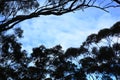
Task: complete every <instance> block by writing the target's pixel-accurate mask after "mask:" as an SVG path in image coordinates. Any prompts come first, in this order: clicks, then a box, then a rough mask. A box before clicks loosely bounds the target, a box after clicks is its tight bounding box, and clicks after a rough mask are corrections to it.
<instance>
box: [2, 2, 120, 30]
mask: <svg viewBox="0 0 120 80" xmlns="http://www.w3.org/2000/svg"><path fill="white" fill-rule="evenodd" d="M90 7H94V8H99V9H101V10H104V11H107V8H111V7H120V1H119V0H107V1H104V0H0V32H2V31H5V30H8V29H11V28H13V27H14V26H15V25H16V24H18V23H20V22H22V21H24V20H27V19H31V18H35V17H39V16H41V15H44V16H46V15H56V16H60V15H62V14H65V13H69V12H74V11H77V10H84V9H86V8H90Z"/></svg>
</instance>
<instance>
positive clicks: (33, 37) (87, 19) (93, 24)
mask: <svg viewBox="0 0 120 80" xmlns="http://www.w3.org/2000/svg"><path fill="white" fill-rule="evenodd" d="M118 10H119V8H111V9H109V11H110V13H107V12H104V11H102V10H99V9H95V8H88V9H86V10H84V12H83V11H75V12H74V13H73V12H72V13H67V14H64V15H61V16H54V15H50V16H40V17H38V18H34V19H30V20H26V21H23V22H21V23H20V24H19V25H18V26H20V27H21V28H22V29H23V30H24V33H23V36H24V38H22V39H21V40H20V41H22V43H23V49H26V50H28V52H31V51H32V48H33V47H38V46H40V45H45V46H46V47H47V48H50V47H53V46H55V45H58V44H60V45H61V46H62V47H63V50H65V49H67V48H69V47H80V45H81V43H82V42H83V41H84V40H85V39H86V37H87V36H88V35H90V34H91V33H96V32H98V31H99V30H100V29H103V28H106V27H111V26H112V25H113V24H114V23H115V22H117V21H119V20H120V16H119V14H120V11H118Z"/></svg>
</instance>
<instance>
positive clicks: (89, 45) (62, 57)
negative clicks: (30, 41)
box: [0, 22, 120, 80]
mask: <svg viewBox="0 0 120 80" xmlns="http://www.w3.org/2000/svg"><path fill="white" fill-rule="evenodd" d="M119 25H120V23H119V22H117V23H116V24H114V25H113V26H112V27H111V28H107V29H102V30H100V31H99V32H98V33H97V34H91V35H90V36H88V37H87V39H86V41H85V42H83V44H82V45H81V46H80V47H79V48H68V49H67V50H66V51H63V50H62V46H60V45H56V46H55V47H53V48H46V47H45V46H44V45H41V46H39V47H35V48H33V50H32V53H31V54H30V53H29V54H30V56H27V54H28V53H27V51H25V50H22V49H21V47H22V44H21V43H20V42H18V39H19V38H22V33H23V31H22V30H21V29H20V28H16V29H14V32H13V33H11V34H7V33H6V31H5V32H1V33H0V34H1V35H0V44H1V45H0V79H2V80H7V79H12V80H56V79H59V80H79V79H81V80H89V78H92V79H94V80H97V79H100V78H101V79H105V80H108V79H109V80H112V78H113V77H115V78H116V79H117V80H119V79H120V41H119V39H117V40H116V41H115V40H114V41H113V40H112V39H113V38H116V37H117V38H119V33H120V32H119V30H118V31H116V30H117V29H118V27H119ZM106 30H108V31H109V32H107V33H106V34H104V33H103V34H102V33H101V31H102V32H104V31H105V32H106ZM106 37H109V38H108V39H110V40H108V39H106ZM98 40H99V41H98ZM103 41H104V42H105V41H106V42H109V41H111V44H110V45H109V44H103ZM99 75H101V76H102V77H99Z"/></svg>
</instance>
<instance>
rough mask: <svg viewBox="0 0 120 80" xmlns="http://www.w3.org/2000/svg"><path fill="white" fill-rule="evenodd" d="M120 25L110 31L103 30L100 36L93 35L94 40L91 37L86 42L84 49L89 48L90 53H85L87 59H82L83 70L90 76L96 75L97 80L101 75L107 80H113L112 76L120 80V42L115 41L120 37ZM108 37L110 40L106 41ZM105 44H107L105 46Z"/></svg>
mask: <svg viewBox="0 0 120 80" xmlns="http://www.w3.org/2000/svg"><path fill="white" fill-rule="evenodd" d="M119 25H120V23H119V22H117V23H116V24H114V25H113V26H112V27H111V28H109V29H102V30H100V31H99V32H98V34H95V35H93V34H92V35H93V36H95V37H94V38H93V36H91V35H90V36H88V38H87V39H86V41H85V42H84V43H86V44H83V45H84V47H87V46H89V47H88V53H85V54H86V55H87V57H85V58H83V59H81V60H80V63H81V64H82V69H83V70H84V71H86V73H87V74H88V75H91V74H94V76H96V79H97V77H98V75H99V74H101V75H102V77H103V78H105V79H110V80H111V79H112V77H111V75H112V76H114V77H115V78H116V79H117V80H119V79H120V78H119V77H120V73H119V71H118V70H119V69H120V66H119V65H120V62H119V61H120V57H119V56H120V52H119V51H120V48H119V40H118V39H117V40H116V41H115V39H116V38H118V37H119V33H120V31H119V30H118V28H119V27H120V26H119ZM116 30H117V31H116ZM104 32H105V33H104ZM90 37H91V38H90ZM106 37H109V38H108V39H106ZM88 39H89V43H88ZM96 40H97V41H96ZM113 40H114V41H113ZM104 42H106V43H105V44H103V43H104ZM93 44H94V45H93ZM96 74H98V75H96ZM93 79H94V78H93Z"/></svg>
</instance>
